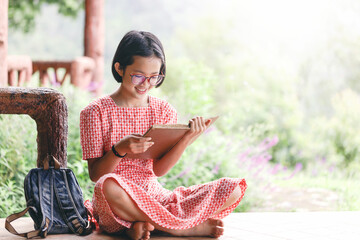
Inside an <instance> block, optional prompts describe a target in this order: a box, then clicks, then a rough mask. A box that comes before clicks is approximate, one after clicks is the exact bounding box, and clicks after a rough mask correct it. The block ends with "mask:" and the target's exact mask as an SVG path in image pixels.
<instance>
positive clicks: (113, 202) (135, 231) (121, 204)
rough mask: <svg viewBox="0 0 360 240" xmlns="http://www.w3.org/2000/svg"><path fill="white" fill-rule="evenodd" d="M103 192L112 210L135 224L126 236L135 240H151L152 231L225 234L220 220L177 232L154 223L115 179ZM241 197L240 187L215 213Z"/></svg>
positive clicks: (203, 234)
mask: <svg viewBox="0 0 360 240" xmlns="http://www.w3.org/2000/svg"><path fill="white" fill-rule="evenodd" d="M103 192H104V195H105V198H106V200H107V201H108V203H109V205H110V207H111V209H112V210H113V211H114V213H115V214H116V215H118V216H121V218H122V219H124V220H126V221H129V222H134V224H133V225H132V227H131V228H130V229H127V230H126V234H127V235H128V236H129V237H130V238H131V239H134V240H147V239H149V238H150V231H153V230H154V229H157V230H159V231H163V232H167V233H169V234H171V235H175V236H211V237H215V238H217V237H220V236H221V235H222V234H223V232H224V229H223V225H224V224H223V222H222V221H221V220H218V219H211V218H210V219H208V220H207V221H205V222H203V223H201V224H199V225H197V226H195V227H193V228H189V229H184V230H175V229H168V228H164V227H162V226H160V225H158V224H156V223H155V222H153V221H152V220H151V219H150V218H149V217H148V216H147V215H146V214H145V213H144V212H143V211H142V210H141V209H140V208H139V207H138V206H137V204H136V203H135V202H134V201H133V200H132V198H131V197H130V196H129V195H128V194H127V193H126V191H125V190H124V189H123V188H121V187H120V186H119V184H118V183H117V182H116V181H115V180H113V179H107V180H105V182H104V185H103ZM240 197H241V189H240V187H239V186H237V187H236V188H235V190H234V191H233V192H232V194H231V195H230V197H229V199H228V200H227V201H226V202H225V203H224V205H223V206H222V207H221V208H220V209H219V210H218V211H217V212H215V213H214V215H216V214H217V213H219V212H221V211H222V210H224V209H226V208H227V207H229V206H231V205H232V204H234V203H235V202H236V201H237V200H238V199H239V198H240Z"/></svg>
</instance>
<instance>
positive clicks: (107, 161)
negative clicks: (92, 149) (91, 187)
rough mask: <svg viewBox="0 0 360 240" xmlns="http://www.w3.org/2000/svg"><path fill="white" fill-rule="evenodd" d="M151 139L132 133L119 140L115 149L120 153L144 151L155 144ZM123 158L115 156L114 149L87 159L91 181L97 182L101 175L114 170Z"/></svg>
mask: <svg viewBox="0 0 360 240" xmlns="http://www.w3.org/2000/svg"><path fill="white" fill-rule="evenodd" d="M150 140H151V138H145V137H142V136H141V135H140V134H131V135H128V136H126V137H124V138H123V139H121V140H120V141H119V142H117V143H116V144H115V149H116V151H117V152H118V153H119V154H120V155H125V154H126V153H134V154H136V153H143V152H145V151H146V150H147V149H148V148H149V147H151V146H152V145H153V144H154V143H153V142H150ZM121 160H122V158H119V157H117V156H115V154H114V153H113V152H112V151H108V152H107V153H105V155H104V156H102V157H101V158H91V159H87V161H88V170H89V176H90V179H91V181H93V182H96V181H97V180H99V178H100V177H101V176H103V175H105V174H107V173H111V172H113V171H114V169H115V167H116V166H117V165H118V163H119V162H120V161H121Z"/></svg>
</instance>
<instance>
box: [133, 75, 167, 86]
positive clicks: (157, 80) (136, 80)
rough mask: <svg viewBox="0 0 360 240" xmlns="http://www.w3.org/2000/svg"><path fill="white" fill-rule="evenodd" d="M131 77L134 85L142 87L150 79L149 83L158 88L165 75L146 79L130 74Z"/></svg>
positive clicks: (142, 76)
mask: <svg viewBox="0 0 360 240" xmlns="http://www.w3.org/2000/svg"><path fill="white" fill-rule="evenodd" d="M130 76H131V82H132V83H133V84H134V85H140V84H142V83H143V82H145V80H147V79H149V83H150V85H151V86H156V85H158V84H159V83H160V82H161V80H163V79H164V75H160V74H159V75H152V76H150V77H146V76H144V75H141V74H130Z"/></svg>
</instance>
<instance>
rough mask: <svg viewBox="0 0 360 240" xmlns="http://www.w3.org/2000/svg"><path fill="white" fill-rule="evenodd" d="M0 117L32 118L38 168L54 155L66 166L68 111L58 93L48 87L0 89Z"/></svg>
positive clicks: (64, 101)
mask: <svg viewBox="0 0 360 240" xmlns="http://www.w3.org/2000/svg"><path fill="white" fill-rule="evenodd" d="M0 114H27V115H29V116H30V117H31V118H33V119H34V120H35V122H36V125H37V131H38V136H37V144H38V159H37V166H38V167H42V166H43V161H44V160H45V159H47V156H48V155H53V156H54V157H55V158H57V159H58V160H59V162H60V165H61V166H62V167H66V163H67V152H66V147H67V134H68V123H67V117H68V112H67V105H66V100H65V97H64V96H63V95H62V94H61V93H59V92H58V91H55V90H53V89H50V88H19V87H7V88H0ZM2 127H5V126H2Z"/></svg>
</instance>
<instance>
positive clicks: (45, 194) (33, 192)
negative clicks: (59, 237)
mask: <svg viewBox="0 0 360 240" xmlns="http://www.w3.org/2000/svg"><path fill="white" fill-rule="evenodd" d="M48 160H49V161H44V168H34V169H31V170H30V172H29V173H28V174H27V175H26V177H25V180H24V191H25V198H26V205H27V208H26V209H24V210H23V211H22V212H19V213H14V214H11V215H10V216H8V217H7V218H6V222H5V228H6V229H7V230H8V231H9V232H11V233H13V234H16V235H19V236H22V237H26V238H33V237H38V236H41V237H43V238H44V237H46V236H47V234H60V233H75V234H78V235H87V234H89V233H91V232H92V228H91V225H90V222H89V221H88V214H87V210H86V208H85V206H84V200H83V196H82V191H81V189H80V186H79V184H78V182H77V180H76V177H75V175H74V173H73V172H72V171H71V169H66V168H60V164H59V162H58V161H57V160H56V159H55V158H54V157H51V158H49V159H48ZM49 162H50V165H52V166H50V167H49ZM27 211H29V214H30V216H31V218H32V219H33V221H34V228H35V230H34V231H31V232H27V233H18V232H17V231H16V230H15V229H14V228H13V226H12V225H11V224H10V223H11V222H12V221H14V220H15V219H18V218H19V217H21V216H23V215H25V213H26V212H27Z"/></svg>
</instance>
